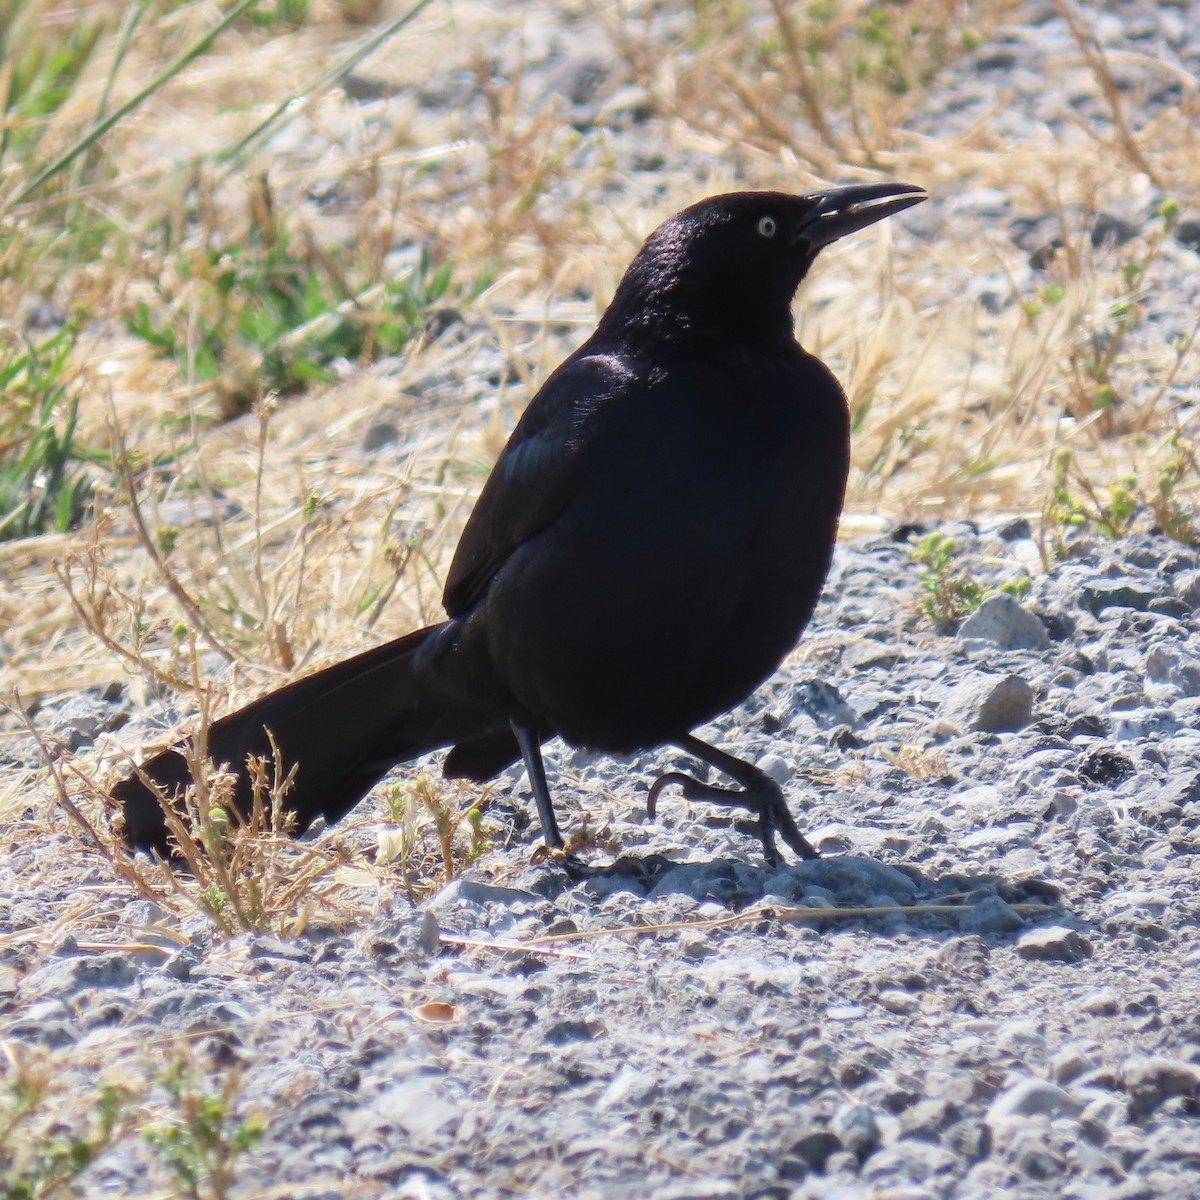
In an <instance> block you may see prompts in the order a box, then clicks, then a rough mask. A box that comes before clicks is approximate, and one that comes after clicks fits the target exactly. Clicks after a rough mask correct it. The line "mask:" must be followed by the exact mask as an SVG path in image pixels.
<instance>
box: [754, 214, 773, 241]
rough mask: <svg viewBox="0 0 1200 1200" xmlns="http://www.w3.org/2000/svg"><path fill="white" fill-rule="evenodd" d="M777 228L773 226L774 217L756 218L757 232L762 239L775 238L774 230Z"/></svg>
mask: <svg viewBox="0 0 1200 1200" xmlns="http://www.w3.org/2000/svg"><path fill="white" fill-rule="evenodd" d="M777 228H778V226H777V225H776V224H775V218H774V217H759V218H758V232H759V234H760V235H761V236H762V237H765V238H773V237H774V236H775V230H776V229H777Z"/></svg>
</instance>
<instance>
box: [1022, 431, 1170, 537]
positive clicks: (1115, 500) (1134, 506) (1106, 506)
mask: <svg viewBox="0 0 1200 1200" xmlns="http://www.w3.org/2000/svg"><path fill="white" fill-rule="evenodd" d="M1173 486H1174V485H1173V484H1169V485H1168V496H1169V494H1170V491H1171V490H1172V489H1173ZM1139 507H1140V504H1139V501H1138V481H1137V479H1136V478H1135V477H1134V476H1132V475H1124V476H1122V477H1121V478H1120V479H1119V480H1117V481H1116V482H1115V483H1113V484H1111V485H1110V486H1109V487H1107V488H1104V489H1098V488H1097V487H1096V486H1095V485H1094V484H1093V483H1092V482H1091V480H1090V479H1088V477H1087V475H1086V474H1084V473H1083V472H1082V471H1078V470H1076V469H1075V467H1074V460H1073V457H1072V454H1071V451H1070V450H1069V449H1068V448H1067V447H1066V446H1060V447H1059V448H1058V450H1057V451H1055V454H1054V463H1053V469H1052V472H1051V476H1050V490H1049V494H1048V496H1047V498H1046V502H1045V505H1044V506H1043V509H1042V530H1043V536H1044V534H1045V532H1046V531H1047V530H1048V531H1049V532H1050V534H1051V547H1052V557H1053V558H1054V559H1058V558H1061V557H1062V555H1063V552H1064V550H1065V545H1066V534H1067V532H1068V531H1070V530H1072V529H1083V528H1090V529H1095V530H1096V531H1097V532H1098V533H1100V534H1102V535H1103V536H1104V537H1107V538H1114V539H1115V538H1119V537H1122V536H1123V535H1124V534H1126V533H1128V532H1129V527H1130V524H1131V523H1132V521H1133V518H1134V516H1135V515H1136V514H1137V511H1138V508H1139Z"/></svg>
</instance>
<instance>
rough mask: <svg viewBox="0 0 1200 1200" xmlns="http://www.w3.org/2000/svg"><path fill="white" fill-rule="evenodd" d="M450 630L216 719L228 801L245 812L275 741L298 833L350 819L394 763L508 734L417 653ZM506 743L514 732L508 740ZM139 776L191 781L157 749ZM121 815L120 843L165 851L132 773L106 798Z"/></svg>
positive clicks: (435, 629) (179, 761) (149, 800)
mask: <svg viewBox="0 0 1200 1200" xmlns="http://www.w3.org/2000/svg"><path fill="white" fill-rule="evenodd" d="M448 630H449V626H448V625H433V626H430V627H429V628H427V629H419V630H417V631H416V632H415V633H410V634H408V635H407V636H406V637H402V638H399V639H397V640H396V641H394V642H388V643H386V644H385V645H382V646H377V647H376V648H375V649H373V650H367V651H366V652H364V653H363V654H359V655H356V656H355V657H353V658H349V659H346V660H345V661H344V662H340V663H335V664H334V665H333V666H331V667H326V668H325V669H324V670H321V671H318V672H316V673H315V674H313V675H309V676H307V677H306V678H304V679H298V680H296V682H295V683H290V684H288V685H286V686H285V687H282V688H280V689H279V690H278V691H275V692H271V693H269V694H268V695H266V696H263V697H262V698H261V699H259V700H256V701H254V703H252V704H250V705H248V706H247V707H245V708H242V709H239V710H238V711H237V712H233V713H230V714H229V715H228V716H225V717H222V718H220V720H218V721H214V722H213V723H212V725H211V726H210V727H209V731H208V755H209V757H210V758H211V759H212V760H213V762H214V763H217V764H224V765H226V766H227V767H228V768H229V769H230V770H231V771H233V772H235V773H236V775H237V787H236V792H235V795H234V803H235V804H236V806H237V807H238V809H239V810H240V811H241V812H242V813H243V814H247V813H249V811H250V808H251V804H252V800H253V794H252V786H251V781H250V775H249V772H248V771H247V769H246V759H247V756H249V755H255V756H258V757H261V758H263V759H266V760H268V761H270V759H271V741H270V738H269V737H268V732H267V731H268V730H269V731H270V734H271V736H273V737H274V739H275V744H276V746H277V748H278V751H279V758H280V764H279V765H281V766H282V768H283V770H284V771H285V772H286V771H288V770H290V769H291V767H292V766H293V765H295V766H296V767H297V771H296V776H295V780H294V783H293V786H292V788H291V790H290V791H289V792H288V793H287V795H286V798H285V800H284V807H285V808H286V809H287V810H288V811H289V812H294V813H295V814H296V820H297V825H298V828H299V829H300V830H303V829H306V828H307V827H308V826H309V825H310V824H312V822H313V821H314V820H315V819H316V818H317V817H318V816H324V817H326V818H328V819H329V820H336V819H337V818H338V817H340V816H342V815H343V814H344V813H346V812H348V811H349V810H350V809H351V808H353V807H354V805H355V804H357V803H358V801H359V800H361V799H362V798H363V796H365V795H366V793H367V792H368V791H370V790H371V788H372V787H373V786H374V785H375V783H377V782H378V781H379V780H380V779H381V778H382V777H383V776H384V775H385V774H386V773H387V772H388V771H389V770H390V769H391V768H392V767H393V766H395V765H396V764H397V763H401V762H406V761H408V760H409V759H412V758H417V757H419V756H420V755H422V754H426V753H428V752H429V751H430V750H436V749H438V748H439V747H441V746H447V745H450V744H451V743H452V742H456V741H460V740H466V741H470V739H472V738H474V737H480V736H484V737H486V736H487V735H489V734H491V733H492V732H493V731H494V730H497V729H498V730H499V731H501V732H507V726H506V723H505V722H504V720H503V718H502V717H497V716H496V715H494V713H489V712H487V711H486V709H487V708H489V707H491V706H477V705H476V704H474V703H472V702H471V699H469V698H467V697H465V696H464V697H461V702H460V703H456V702H455V697H454V696H453V695H452V694H451V695H447V694H446V691H445V689H444V688H443V687H440V686H439V682H440V681H438V680H437V679H431V678H430V676H431V674H436V672H431V670H430V666H429V662H430V658H431V656H430V655H428V654H426V655H424V656H419V651H420V650H421V649H422V647H423V646H425V645H426V643H427V642H429V641H430V639H431V637H433V636H434V635H437V634H441V633H445V632H447V631H448ZM509 736H510V737H511V734H510V735H509ZM142 771H143V772H144V773H145V774H146V775H147V776H149V777H150V778H151V779H152V780H154V782H155V783H157V784H158V786H159V787H160V788H162V790H163V791H164V793H165V794H166V795H167V796H168V797H171V796H173V795H175V794H177V793H179V792H180V791H182V789H183V788H185V787H186V786H187V785H188V784H189V783H191V781H192V777H191V772H190V771H189V770H188V766H187V762H186V760H185V758H184V756H183V754H182V753H181V752H180V751H179V750H177V749H173V750H164V751H163V752H162V753H160V754H157V755H155V756H154V757H153V758H151V759H149V760H148V761H147V762H145V763H144V764H143V765H142ZM112 794H113V796H114V798H115V799H117V800H118V801H120V802H121V804H123V806H124V812H125V836H126V838H127V839H128V840H129V841H130V842H131V843H132V844H133V845H135V846H141V847H145V848H154V849H157V850H158V851H159V852H160V853H163V854H166V853H168V852H169V849H170V847H169V845H168V840H167V828H166V824H165V822H164V819H163V812H162V807H161V806H160V804H159V802H158V800H157V798H156V797H155V795H154V793H153V792H152V791H151V790H150V789H149V788H148V787H147V786H146V785H145V784H144V783H143V782H142V780H141V779H140V778H139V777H138V776H137V775H136V774H135V775H130V776H129V777H128V778H126V779H123V780H122V781H121V782H120V783H119V784H117V786H116V787H115V788H113V790H112Z"/></svg>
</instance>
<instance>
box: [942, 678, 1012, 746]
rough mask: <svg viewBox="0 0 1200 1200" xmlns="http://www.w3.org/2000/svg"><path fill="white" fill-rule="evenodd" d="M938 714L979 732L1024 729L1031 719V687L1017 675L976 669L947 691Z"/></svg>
mask: <svg viewBox="0 0 1200 1200" xmlns="http://www.w3.org/2000/svg"><path fill="white" fill-rule="evenodd" d="M941 716H942V718H943V719H944V720H946V721H949V722H951V723H952V724H954V725H957V726H958V727H959V728H961V729H973V730H975V731H977V732H979V733H1008V732H1012V731H1014V730H1018V729H1024V728H1025V726H1026V725H1028V724H1029V722H1030V721H1031V720H1032V719H1033V689H1032V688H1031V687H1030V686H1029V684H1028V682H1027V681H1026V680H1025V679H1024V678H1023V677H1022V676H1020V675H985V674H983V673H982V672H975V673H973V674H971V675H969V676H968V677H967V678H966V679H964V680H963V682H962V683H960V684H959V685H958V687H956V688H955V689H954V691H953V692H952V693H951V694H950V697H949V699H947V701H946V703H945V704H944V705H943V706H942V710H941Z"/></svg>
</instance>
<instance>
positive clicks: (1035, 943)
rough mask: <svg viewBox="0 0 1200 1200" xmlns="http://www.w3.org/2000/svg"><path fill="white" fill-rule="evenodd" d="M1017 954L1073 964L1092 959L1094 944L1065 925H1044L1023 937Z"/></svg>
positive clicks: (1018, 945) (1018, 943)
mask: <svg viewBox="0 0 1200 1200" xmlns="http://www.w3.org/2000/svg"><path fill="white" fill-rule="evenodd" d="M1017 953H1018V954H1019V955H1020V956H1021V957H1022V958H1038V959H1045V960H1047V961H1049V962H1068V963H1073V962H1079V961H1081V960H1082V959H1085V958H1091V957H1092V953H1093V951H1092V943H1091V942H1089V941H1088V940H1087V938H1085V937H1084V936H1083V935H1082V934H1081V933H1076V932H1075V930H1074V929H1068V928H1067V927H1066V926H1065V925H1044V926H1041V927H1040V928H1038V929H1031V930H1029V931H1028V932H1027V933H1025V934H1023V935H1022V936H1021V940H1020V941H1019V942H1017Z"/></svg>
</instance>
